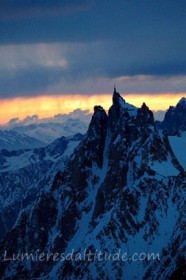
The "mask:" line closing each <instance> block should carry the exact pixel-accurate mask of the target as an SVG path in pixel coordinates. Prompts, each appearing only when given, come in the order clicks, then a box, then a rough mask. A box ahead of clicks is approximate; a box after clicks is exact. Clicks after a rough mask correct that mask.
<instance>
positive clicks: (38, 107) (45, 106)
mask: <svg viewBox="0 0 186 280" xmlns="http://www.w3.org/2000/svg"><path fill="white" fill-rule="evenodd" d="M122 96H123V97H124V98H125V100H126V101H127V102H128V103H131V104H133V105H135V106H137V107H140V106H141V104H142V103H143V102H145V103H146V104H147V105H148V106H149V107H150V109H151V110H166V109H167V108H168V107H169V106H170V105H173V106H174V105H176V103H177V102H178V101H179V99H180V98H181V97H183V96H186V93H179V94H172V93H162V94H157V95H155V94H127V95H125V96H124V94H122ZM111 104H112V95H111V94H99V95H98V94H95V95H55V96H39V97H29V98H28V97H21V98H12V99H0V123H1V124H3V123H6V122H7V121H9V120H10V119H12V118H16V117H18V118H20V119H23V118H25V117H26V116H28V115H30V116H31V115H34V114H37V115H39V117H41V118H43V117H50V116H53V115H55V114H59V113H61V114H64V113H69V112H71V111H73V110H75V109H77V108H80V109H82V110H86V109H89V110H90V111H92V110H93V107H94V106H95V105H101V106H103V107H104V108H105V109H106V110H107V109H108V108H109V107H110V106H111Z"/></svg>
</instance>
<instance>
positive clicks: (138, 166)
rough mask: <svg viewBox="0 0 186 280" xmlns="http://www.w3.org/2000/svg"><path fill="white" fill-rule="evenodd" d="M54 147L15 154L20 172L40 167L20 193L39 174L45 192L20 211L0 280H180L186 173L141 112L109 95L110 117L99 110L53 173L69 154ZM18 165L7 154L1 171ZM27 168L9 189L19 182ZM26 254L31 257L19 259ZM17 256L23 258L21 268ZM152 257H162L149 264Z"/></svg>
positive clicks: (0, 254)
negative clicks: (111, 101) (62, 157)
mask: <svg viewBox="0 0 186 280" xmlns="http://www.w3.org/2000/svg"><path fill="white" fill-rule="evenodd" d="M183 103H184V102H183V100H182V101H181V110H182V105H183ZM179 109H180V105H179V106H178V108H177V109H176V111H177V110H179ZM173 111H174V112H175V110H173ZM174 115H175V113H174ZM176 115H177V113H176ZM166 118H167V117H166ZM173 122H174V120H173ZM179 125H180V124H179ZM181 128H182V129H183V128H184V127H183V126H182V125H181ZM80 138H81V137H80ZM58 141H59V143H58V144H59V145H58V144H57V145H55V144H54V145H52V147H50V146H49V147H48V148H47V150H46V149H45V148H42V149H41V150H36V152H33V151H32V152H30V153H31V154H30V155H29V156H28V155H27V156H25V155H24V154H25V153H27V151H25V152H24V153H23V154H22V153H20V154H19V155H17V156H18V157H20V156H21V157H22V159H21V160H19V161H21V162H22V164H23V165H24V164H26V163H27V162H28V161H32V159H34V164H36V168H35V169H34V170H35V171H33V169H32V165H30V167H29V168H31V175H32V174H33V177H32V176H31V177H29V178H31V179H29V180H31V182H32V184H30V181H28V182H27V181H26V182H24V183H23V185H22V186H23V187H22V189H23V190H24V188H25V187H26V186H27V187H28V186H31V185H34V184H33V183H34V179H36V181H37V180H38V177H36V175H35V174H37V171H38V172H39V178H41V180H40V181H39V183H37V186H38V188H39V189H40V190H41V191H40V192H37V196H36V197H34V199H33V200H31V201H32V202H31V203H30V202H29V200H27V201H26V202H25V203H24V205H22V206H21V207H22V210H21V212H19V213H20V214H19V217H18V219H17V220H16V222H15V224H14V226H13V227H12V228H11V227H10V228H9V229H8V230H7V232H6V236H5V237H4V239H3V241H2V242H1V243H0V261H1V268H0V277H1V279H42V280H47V279H50V280H60V279H64V280H65V279H66V280H67V279H71V280H73V279H74V280H76V279H93V280H94V279H109V280H110V279H127V280H133V279H138V280H142V279H144V280H145V279H146V280H151V279H153V280H165V279H166V280H181V279H185V269H184V268H185V256H184V252H185V249H186V247H185V231H184V230H185V217H184V209H185V197H184V194H185V191H186V173H185V171H184V168H183V167H182V165H181V164H180V162H179V161H178V159H177V158H176V156H175V154H174V152H173V150H172V148H171V145H170V142H169V138H168V136H167V133H165V132H163V131H161V130H159V129H158V128H157V126H156V124H155V122H154V117H153V113H152V112H151V111H150V110H149V108H148V107H147V106H146V104H143V105H142V106H141V108H136V107H134V106H132V105H130V104H128V103H126V102H125V100H124V99H123V98H122V97H121V96H120V94H119V93H118V92H117V91H116V89H114V93H113V104H112V106H111V108H110V109H109V112H108V114H107V113H106V112H105V110H104V109H103V108H102V107H101V106H95V108H94V114H93V116H92V119H91V122H90V124H89V127H88V131H87V133H86V134H85V136H84V137H83V138H82V139H81V141H80V143H79V144H78V146H77V147H76V148H75V150H74V152H73V153H72V154H71V155H70V157H69V158H68V159H67V161H66V162H65V164H64V163H61V161H60V164H59V165H58V166H57V168H56V167H55V168H53V169H51V165H53V162H55V160H56V159H57V158H58V157H59V158H61V157H60V155H63V156H64V153H65V149H64V148H62V149H61V148H59V147H63V145H62V146H61V144H60V143H61V140H58ZM65 141H66V140H65ZM71 141H72V139H71ZM62 142H63V140H62ZM70 145H71V144H70ZM72 146H73V147H74V145H73V144H72ZM56 150H57V155H56ZM71 150H72V149H71ZM14 153H16V152H14ZM14 156H15V155H11V158H10V159H8V155H7V154H6V155H4V159H5V160H4V161H3V162H2V163H1V164H2V169H3V168H4V170H6V168H8V169H10V170H12V168H13V167H15V162H14V158H13V157H14ZM25 157H26V159H25V160H24V158H25ZM1 158H3V156H2V157H1ZM43 158H45V161H44V168H43V169H42V164H41V163H42V159H43ZM51 158H52V160H51ZM54 159H55V160H54ZM49 160H50V163H49V162H48V161H49ZM15 161H16V160H15ZM51 161H52V162H51ZM62 161H63V160H62ZM49 165H50V166H49ZM46 166H47V167H46ZM59 167H62V168H59ZM24 168H27V167H26V166H25V167H24ZM24 168H20V170H19V171H18V172H19V174H20V177H19V179H16V178H17V175H16V176H15V178H14V179H13V181H14V182H16V180H18V181H19V182H20V181H21V180H24V178H25V176H26V175H25V173H24V174H23V175H21V173H20V171H21V170H24ZM57 169H58V170H59V169H60V171H58V172H57ZM10 170H9V171H8V172H10V173H11V175H10V176H12V172H11V171H10ZM51 170H53V171H51ZM48 171H49V174H51V176H50V179H49V180H48V179H47V178H48V177H47V176H49V175H47V173H48ZM16 172H17V171H16ZM25 172H26V173H28V172H29V171H28V169H26V170H25ZM45 173H46V177H45ZM54 174H55V175H54ZM3 176H4V175H2V179H3ZM8 176H9V175H7V177H6V178H7V181H6V183H5V182H4V183H2V186H6V189H5V191H4V192H3V191H1V195H2V202H4V203H6V201H7V202H9V201H11V198H12V196H11V195H12V191H11V184H9V183H8V182H10V179H8ZM42 176H44V179H43V177H42ZM52 177H54V179H53V180H52V181H51V179H52ZM26 178H28V177H26ZM0 181H1V180H0ZM21 182H22V181H21ZM19 184H20V183H19ZM1 189H2V187H1ZM16 189H17V187H16V188H15V192H14V197H16ZM23 193H24V191H23ZM3 195H4V197H3ZM22 197H23V195H22ZM20 200H21V199H20V198H19V201H20ZM13 201H14V198H13ZM21 207H20V209H21ZM4 216H5V215H3V217H4ZM10 216H11V215H10ZM5 252H6V257H8V260H7V259H6V260H4V254H5ZM38 252H39V253H38ZM25 253H27V254H28V255H29V256H32V257H26V258H23V259H19V257H20V258H21V254H25ZM41 253H42V254H43V255H42V260H41V259H40V258H38V254H41ZM15 254H20V255H18V260H17V261H15V260H13V259H12V258H13V255H15ZM30 254H31V255H30ZM47 254H48V255H47ZM54 254H55V256H54ZM69 254H70V255H69ZM87 254H89V256H90V257H91V259H87V258H88V256H87ZM123 254H125V259H122V258H121V256H122V255H123ZM148 254H151V255H152V254H154V255H156V256H157V255H158V258H156V259H155V260H152V259H151V260H149V259H148V258H147V256H148ZM98 255H99V256H100V257H101V260H100V259H98ZM69 256H70V257H69ZM105 256H106V257H105ZM108 256H110V257H109V258H108ZM134 256H135V260H134ZM140 256H141V258H140ZM36 257H37V260H36ZM32 258H33V259H32ZM118 258H119V259H118ZM43 259H44V260H43Z"/></svg>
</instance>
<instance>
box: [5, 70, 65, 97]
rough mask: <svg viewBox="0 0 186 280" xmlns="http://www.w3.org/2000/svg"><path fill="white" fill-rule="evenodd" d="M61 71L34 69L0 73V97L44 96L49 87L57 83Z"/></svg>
mask: <svg viewBox="0 0 186 280" xmlns="http://www.w3.org/2000/svg"><path fill="white" fill-rule="evenodd" d="M60 78H61V70H59V69H58V68H57V69H52V70H51V69H50V70H49V69H46V68H44V67H37V68H36V67H34V68H30V69H27V70H24V71H16V72H14V71H3V72H2V71H0V85H1V87H0V88H1V91H0V97H1V98H9V97H17V96H30V95H32V96H37V95H38V94H39V95H41V94H43V95H44V94H45V93H46V92H45V91H46V89H47V87H48V86H49V85H52V84H54V83H57V82H58V81H60Z"/></svg>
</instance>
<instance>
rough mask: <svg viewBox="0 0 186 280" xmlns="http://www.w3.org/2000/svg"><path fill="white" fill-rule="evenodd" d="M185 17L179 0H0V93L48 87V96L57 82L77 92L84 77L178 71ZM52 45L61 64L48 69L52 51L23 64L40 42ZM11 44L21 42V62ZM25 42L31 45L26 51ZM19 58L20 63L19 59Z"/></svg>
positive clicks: (185, 41)
mask: <svg viewBox="0 0 186 280" xmlns="http://www.w3.org/2000/svg"><path fill="white" fill-rule="evenodd" d="M185 14H186V1H185V0H164V1H162V0H157V1H149V0H142V1H139V0H138V1H137V0H133V1H131V0H117V1H115V0H102V1H98V0H80V1H77V0H70V1H67V0H61V1H60V0H32V1H31V0H27V1H26V0H25V1H23V0H1V1H0V64H1V72H0V97H3V96H5V95H8V96H12V95H14V96H16V94H17V95H18V94H19V95H29V94H30V93H32V94H36V93H38V94H40V93H41V92H43V91H44V90H47V89H48V88H49V87H50V92H51V94H52V93H53V92H55V89H54V88H53V87H52V86H53V85H55V84H58V83H61V85H64V88H66V89H68V88H71V91H72V92H76V90H77V87H76V86H77V85H78V86H79V87H81V85H83V82H84V81H85V80H87V79H91V78H92V79H94V78H108V79H114V78H116V79H117V78H119V77H121V76H128V75H130V76H135V75H154V76H157V77H158V78H159V77H160V76H162V77H164V76H165V77H168V76H178V75H185V74H186V56H185V49H186V16H185ZM54 42H55V43H57V44H59V48H61V49H62V52H61V56H63V58H64V60H66V61H67V67H65V68H63V67H61V68H60V67H58V66H57V65H56V66H55V63H57V62H58V60H60V55H59V53H58V52H57V54H56V50H55V49H54V51H53V50H52V48H50V50H49V51H47V53H46V55H45V57H44V60H46V63H44V61H42V67H41V63H40V64H37V60H36V59H35V61H34V63H31V62H30V57H35V56H36V53H35V52H37V46H38V45H39V44H40V43H45V45H52V43H54ZM15 45H17V46H18V48H19V47H21V46H22V45H26V46H27V45H28V51H27V55H28V57H26V56H25V53H24V59H23V58H22V57H21V55H19V57H17V51H18V48H16V47H15ZM31 45H32V46H33V45H35V48H34V50H33V49H32V51H31V52H30V47H29V46H31ZM7 46H13V47H12V48H15V50H16V51H15V50H14V51H12V49H11V48H10V50H9V51H8V52H6V56H7V59H6V57H5V59H4V58H3V57H4V56H5V55H4V52H3V51H2V50H4V48H5V49H6V48H7ZM64 46H65V47H64ZM64 48H65V51H64V52H63V49H64ZM25 50H26V47H25ZM44 50H45V47H44ZM1 53H2V55H1ZM51 53H53V56H55V55H56V58H54V57H53V58H52V59H53V65H52V67H51V66H49V65H48V63H49V64H50V60H51V59H50V57H51ZM40 56H42V51H41V52H40ZM9 57H11V59H12V60H13V61H14V60H15V61H14V63H13V66H11V65H8V66H7V65H6V60H9ZM14 58H15V59H14ZM37 58H39V56H38V55H37ZM22 60H24V65H20V63H19V61H22ZM2 61H3V63H2ZM9 64H11V63H10V61H9ZM23 66H24V67H23ZM12 67H13V69H12ZM73 84H74V89H73ZM175 85H176V86H177V88H175V86H174V89H175V90H179V84H178V83H175ZM136 86H137V84H136ZM64 88H61V91H63V89H64ZM128 88H129V89H131V88H132V86H130V85H128ZM172 88H173V87H172ZM182 88H183V87H182V85H181V87H180V89H182ZM133 90H134V88H133ZM136 90H138V88H136ZM148 90H150V85H148ZM153 90H154V88H153V89H152V91H153ZM167 90H171V89H170V88H168V87H167ZM87 91H89V88H88V87H87ZM100 91H101V89H100Z"/></svg>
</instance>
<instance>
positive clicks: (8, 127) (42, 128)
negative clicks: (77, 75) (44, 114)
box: [0, 109, 92, 151]
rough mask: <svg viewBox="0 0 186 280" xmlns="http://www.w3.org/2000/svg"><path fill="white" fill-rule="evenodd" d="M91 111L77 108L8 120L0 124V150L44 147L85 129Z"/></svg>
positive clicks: (83, 131)
mask: <svg viewBox="0 0 186 280" xmlns="http://www.w3.org/2000/svg"><path fill="white" fill-rule="evenodd" d="M91 115H92V114H91V113H90V112H89V111H88V110H84V111H82V110H80V109H77V110H75V111H73V112H71V113H69V114H59V115H56V116H54V117H52V118H44V119H40V118H39V117H38V116H37V115H34V116H31V117H26V118H25V119H24V120H19V119H18V118H15V119H12V120H10V121H9V122H8V123H7V124H5V125H2V126H0V150H1V149H7V150H9V151H11V150H16V149H27V148H28V149H31V148H37V147H44V146H46V145H48V144H50V143H52V142H53V141H54V140H55V139H56V138H59V137H61V136H66V137H68V136H72V135H74V134H77V133H82V134H84V133H85V132H86V131H87V128H88V125H89V122H90V119H91Z"/></svg>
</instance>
